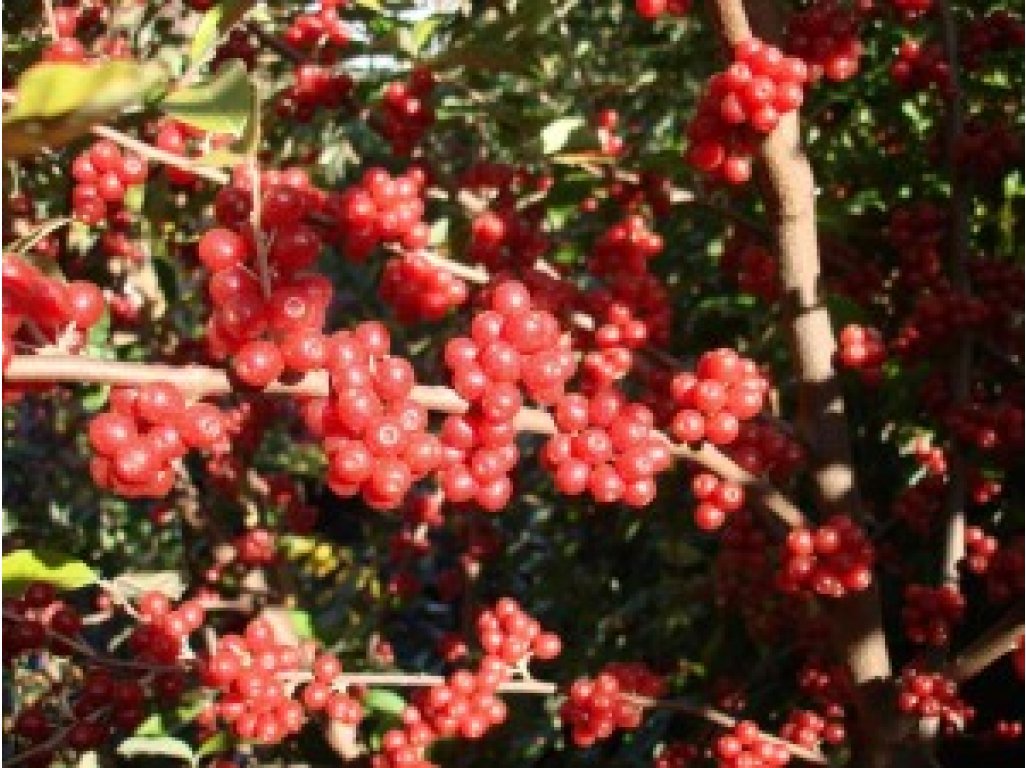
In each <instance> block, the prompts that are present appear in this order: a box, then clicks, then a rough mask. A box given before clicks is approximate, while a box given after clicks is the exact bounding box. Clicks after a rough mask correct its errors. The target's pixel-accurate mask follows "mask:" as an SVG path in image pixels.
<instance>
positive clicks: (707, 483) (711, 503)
mask: <svg viewBox="0 0 1026 768" xmlns="http://www.w3.org/2000/svg"><path fill="white" fill-rule="evenodd" d="M691 491H692V493H694V494H695V498H696V499H697V500H698V506H697V507H696V508H695V525H697V526H698V527H699V528H701V529H702V530H703V531H715V530H718V529H719V528H720V527H721V526H722V525H723V523H724V522H725V521H726V519H727V516H728V515H730V514H731V513H734V512H737V511H738V510H739V509H741V507H743V506H744V503H745V489H744V487H743V486H741V485H738V484H737V483H733V482H731V481H729V480H721V479H720V478H718V477H716V475H713V474H710V473H708V472H699V473H698V474H696V475H695V476H694V477H693V478H692V480H691Z"/></svg>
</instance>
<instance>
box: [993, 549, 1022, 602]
mask: <svg viewBox="0 0 1026 768" xmlns="http://www.w3.org/2000/svg"><path fill="white" fill-rule="evenodd" d="M1023 570H1024V553H1023V537H1022V536H1015V537H1013V538H1012V539H1011V540H1010V541H1008V542H1006V543H1005V545H1004V546H1002V547H1000V548H998V551H997V552H995V553H994V555H993V557H991V559H990V561H989V562H988V564H987V599H988V600H990V601H991V602H993V603H1006V602H1008V601H1010V600H1021V599H1022V593H1023Z"/></svg>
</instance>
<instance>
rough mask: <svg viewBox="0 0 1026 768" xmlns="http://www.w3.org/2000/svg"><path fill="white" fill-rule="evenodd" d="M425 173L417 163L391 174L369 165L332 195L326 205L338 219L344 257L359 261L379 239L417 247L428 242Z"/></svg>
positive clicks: (409, 247)
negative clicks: (355, 181)
mask: <svg viewBox="0 0 1026 768" xmlns="http://www.w3.org/2000/svg"><path fill="white" fill-rule="evenodd" d="M425 182H426V176H425V174H424V172H423V171H422V170H421V169H420V168H417V167H413V168H410V169H409V170H407V171H406V173H404V174H402V175H400V176H396V177H394V178H393V177H392V176H391V175H389V173H388V171H386V170H385V169H384V168H370V169H368V170H367V171H366V172H364V174H363V177H362V178H361V179H360V183H359V184H357V185H356V186H355V187H350V188H349V189H347V190H346V191H345V192H343V193H342V194H341V195H340V196H338V197H337V198H335V199H332V200H331V201H330V204H329V208H330V210H331V212H332V215H333V216H334V218H335V219H336V221H337V222H338V227H339V230H340V233H341V238H342V240H341V246H342V251H343V253H344V254H345V257H346V258H347V259H349V260H351V261H356V262H363V261H366V259H367V258H368V257H369V256H370V254H371V252H372V251H373V250H374V249H375V248H376V247H377V246H378V244H379V243H382V242H392V243H398V244H400V245H402V247H403V248H405V249H408V250H418V249H420V248H424V247H425V246H426V245H427V244H428V238H429V234H430V233H429V230H428V226H427V224H425V223H424V222H423V221H421V217H422V216H423V215H424V201H423V200H422V199H421V196H422V195H423V192H424V184H425Z"/></svg>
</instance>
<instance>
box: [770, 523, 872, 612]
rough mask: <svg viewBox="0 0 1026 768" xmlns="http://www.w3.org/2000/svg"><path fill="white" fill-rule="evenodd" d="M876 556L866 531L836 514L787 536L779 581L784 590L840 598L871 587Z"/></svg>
mask: <svg viewBox="0 0 1026 768" xmlns="http://www.w3.org/2000/svg"><path fill="white" fill-rule="evenodd" d="M874 559H875V554H874V551H873V545H872V543H871V542H870V540H869V538H868V537H867V536H866V533H865V531H863V530H862V529H861V528H860V527H859V526H858V525H857V524H856V523H855V522H853V521H852V520H851V518H848V517H844V516H842V515H835V516H834V517H832V518H830V519H829V520H828V521H827V522H826V523H825V524H823V525H821V526H819V527H818V528H816V529H815V530H808V529H797V530H793V531H791V532H790V533H789V534H788V535H787V541H786V544H785V547H784V551H783V561H782V563H781V567H780V572H779V573H778V576H777V582H778V585H779V586H780V588H781V589H782V590H784V591H785V592H801V591H807V592H812V593H815V594H817V595H822V596H824V597H837V598H840V597H844V596H845V595H847V594H849V593H851V592H860V591H862V590H864V589H866V588H868V587H869V585H870V583H871V582H872V579H873V571H872V568H873V561H874Z"/></svg>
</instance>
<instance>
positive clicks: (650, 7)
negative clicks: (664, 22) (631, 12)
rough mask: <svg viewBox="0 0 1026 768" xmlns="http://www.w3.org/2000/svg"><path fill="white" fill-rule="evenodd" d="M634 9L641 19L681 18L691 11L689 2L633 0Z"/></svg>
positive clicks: (688, 0) (687, 0)
mask: <svg viewBox="0 0 1026 768" xmlns="http://www.w3.org/2000/svg"><path fill="white" fill-rule="evenodd" d="M634 9H635V10H636V11H637V12H638V15H639V16H641V18H643V19H658V18H659V17H660V16H664V15H665V16H683V15H684V14H685V13H687V12H688V11H689V10H691V0H634Z"/></svg>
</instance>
